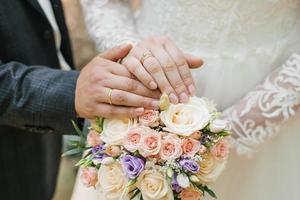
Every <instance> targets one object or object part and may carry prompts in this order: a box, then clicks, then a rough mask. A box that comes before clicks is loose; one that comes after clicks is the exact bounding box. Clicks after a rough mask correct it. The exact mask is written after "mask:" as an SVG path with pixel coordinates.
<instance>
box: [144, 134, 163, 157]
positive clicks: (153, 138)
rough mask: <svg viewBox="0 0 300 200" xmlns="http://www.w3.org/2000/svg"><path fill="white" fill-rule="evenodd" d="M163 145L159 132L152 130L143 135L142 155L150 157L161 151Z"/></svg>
mask: <svg viewBox="0 0 300 200" xmlns="http://www.w3.org/2000/svg"><path fill="white" fill-rule="evenodd" d="M160 147H161V135H160V133H159V132H157V131H154V130H151V131H149V132H147V133H146V134H144V135H143V137H142V139H141V144H140V147H139V152H140V154H141V155H142V156H144V157H148V156H153V155H156V154H158V153H159V150H160Z"/></svg>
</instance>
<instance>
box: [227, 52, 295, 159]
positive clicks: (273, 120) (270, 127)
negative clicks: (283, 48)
mask: <svg viewBox="0 0 300 200" xmlns="http://www.w3.org/2000/svg"><path fill="white" fill-rule="evenodd" d="M299 110H300V56H299V55H297V54H293V55H292V56H291V57H290V58H289V59H288V60H287V62H286V63H285V64H284V65H283V66H282V67H280V68H278V69H276V70H275V71H274V72H272V73H271V74H270V75H269V76H268V77H267V78H266V79H265V81H264V82H263V83H262V84H260V85H258V86H257V87H256V88H255V89H254V90H253V91H251V92H249V93H248V94H247V95H246V96H245V97H243V98H242V99H241V100H240V101H239V102H238V103H236V104H234V105H233V106H232V107H230V108H228V109H227V110H225V111H224V112H223V117H224V118H226V119H228V120H229V121H231V126H232V131H233V135H232V142H233V145H234V147H235V148H236V149H237V153H238V154H240V155H244V154H248V155H251V153H252V152H255V151H257V149H258V147H259V145H263V143H264V141H266V140H267V139H268V138H270V137H272V136H273V135H274V134H276V133H278V131H279V129H280V126H281V125H282V124H283V123H284V122H285V121H286V120H288V119H289V118H291V117H292V116H293V115H295V113H296V112H297V111H299Z"/></svg>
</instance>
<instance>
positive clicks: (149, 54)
mask: <svg viewBox="0 0 300 200" xmlns="http://www.w3.org/2000/svg"><path fill="white" fill-rule="evenodd" d="M151 57H153V55H152V53H151V52H149V51H147V52H144V53H143V55H142V57H141V59H140V62H141V63H142V65H144V62H145V60H146V59H148V58H151Z"/></svg>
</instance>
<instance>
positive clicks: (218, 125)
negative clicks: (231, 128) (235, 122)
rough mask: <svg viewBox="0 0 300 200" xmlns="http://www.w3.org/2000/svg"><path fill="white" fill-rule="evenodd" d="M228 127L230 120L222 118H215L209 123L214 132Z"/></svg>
mask: <svg viewBox="0 0 300 200" xmlns="http://www.w3.org/2000/svg"><path fill="white" fill-rule="evenodd" d="M227 127H228V121H226V120H221V119H215V120H214V121H212V122H211V124H210V125H209V129H210V131H211V132H213V133H219V132H221V131H223V130H225V129H226V128H227Z"/></svg>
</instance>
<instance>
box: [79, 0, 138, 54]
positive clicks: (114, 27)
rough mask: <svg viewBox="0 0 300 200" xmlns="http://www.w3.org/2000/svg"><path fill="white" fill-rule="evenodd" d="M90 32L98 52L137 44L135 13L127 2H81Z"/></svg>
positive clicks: (86, 0) (100, 0)
mask: <svg viewBox="0 0 300 200" xmlns="http://www.w3.org/2000/svg"><path fill="white" fill-rule="evenodd" d="M81 5H82V8H83V12H84V15H85V22H86V26H87V29H88V32H89V34H90V36H91V37H92V39H93V40H94V41H95V44H96V48H97V50H98V51H100V52H101V51H104V50H106V49H109V48H112V47H114V46H116V45H120V44H123V43H136V42H137V41H138V34H137V33H136V30H135V25H134V16H133V11H132V10H131V7H130V3H129V1H126V0H81Z"/></svg>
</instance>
